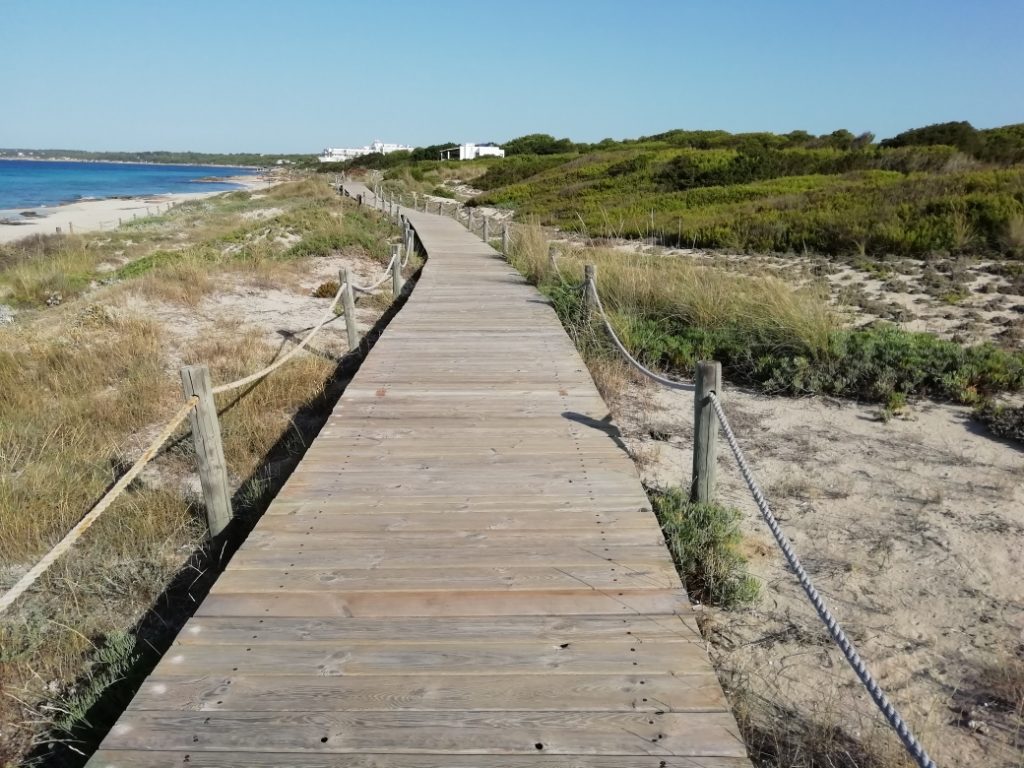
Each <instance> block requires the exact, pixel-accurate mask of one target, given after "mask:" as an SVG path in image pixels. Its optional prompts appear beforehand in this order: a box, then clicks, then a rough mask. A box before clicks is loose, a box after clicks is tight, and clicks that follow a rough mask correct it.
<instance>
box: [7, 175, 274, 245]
mask: <svg viewBox="0 0 1024 768" xmlns="http://www.w3.org/2000/svg"><path fill="white" fill-rule="evenodd" d="M223 181H224V182H225V183H231V184H236V185H237V189H235V190H216V191H212V192H170V193H164V194H155V195H137V196H133V197H127V198H124V197H108V198H104V199H102V200H82V201H79V202H73V203H67V204H63V205H55V206H46V207H34V208H21V209H18V208H13V209H5V212H6V211H12V212H14V213H15V214H20V213H21V211H26V210H31V211H37V212H40V215H39V216H36V217H25V216H19V219H20V221H22V222H24V223H18V224H0V243H12V242H15V241H17V240H21V239H22V238H25V237H31V236H32V235H53V234H56V233H57V230H58V229H60V232H61V234H79V233H85V232H98V231H100V230H111V229H117V228H118V227H119V226H120V225H121V224H123V223H124V222H126V221H131V220H132V219H136V218H139V217H144V216H152V215H159V214H161V213H166V212H167V211H168V210H169V209H170V208H172V207H173V206H175V205H177V204H179V203H183V202H185V201H187V200H200V199H203V198H207V197H213V196H214V195H223V194H227V193H229V192H232V191H239V190H245V191H249V192H255V191H257V190H261V189H266V188H267V187H269V186H271V183H272V182H270V181H268V180H267V179H265V178H262V177H259V176H229V177H226V178H224V179H223ZM0 218H3V217H2V216H0Z"/></svg>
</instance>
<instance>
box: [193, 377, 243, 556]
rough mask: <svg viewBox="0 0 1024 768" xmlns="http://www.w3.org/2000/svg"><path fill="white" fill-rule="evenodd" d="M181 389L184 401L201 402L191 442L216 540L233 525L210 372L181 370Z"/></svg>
mask: <svg viewBox="0 0 1024 768" xmlns="http://www.w3.org/2000/svg"><path fill="white" fill-rule="evenodd" d="M181 388H182V390H183V391H184V392H185V397H192V395H196V396H197V397H198V398H199V402H198V403H196V407H195V408H193V409H192V412H191V414H189V419H190V421H191V422H192V439H193V440H194V441H195V446H196V459H197V460H198V462H199V481H200V483H201V485H202V487H203V500H204V501H205V503H206V522H207V524H208V526H209V529H210V537H211V538H212V537H214V536H217V535H218V534H219V533H220V532H221V531H223V530H224V529H225V528H227V525H228V523H230V522H231V491H230V490H229V489H228V470H227V463H226V462H225V461H224V446H223V445H222V444H221V441H220V424H219V423H218V421H217V407H216V405H214V402H213V391H212V390H213V386H212V385H211V384H210V370H209V369H208V368H207V367H206V366H205V365H186V366H185V367H184V368H182V369H181Z"/></svg>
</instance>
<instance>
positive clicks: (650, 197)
mask: <svg viewBox="0 0 1024 768" xmlns="http://www.w3.org/2000/svg"><path fill="white" fill-rule="evenodd" d="M503 146H504V148H505V150H506V153H507V157H505V158H483V159H480V160H475V161H470V162H464V163H461V164H455V165H457V166H458V168H459V170H461V171H462V172H463V173H465V174H466V177H467V178H473V184H474V186H475V187H476V188H477V189H479V190H482V194H481V195H479V196H477V197H475V198H474V199H472V200H470V201H469V202H470V204H480V205H488V206H496V207H499V208H501V207H507V208H513V209H515V211H516V212H517V216H519V217H520V218H533V219H537V220H539V221H540V222H541V223H543V224H548V225H555V226H559V227H561V228H563V229H568V230H576V231H585V232H586V233H587V234H589V235H591V236H597V237H626V238H651V239H654V240H656V241H657V242H659V243H661V244H664V245H685V246H689V247H702V248H722V249H732V250H740V251H747V252H783V253H785V252H791V253H804V252H817V253H822V254H827V255H844V254H859V255H869V254H870V255H873V256H886V255H895V256H927V255H929V254H934V253H938V252H943V253H946V254H950V253H951V254H956V253H961V252H968V251H969V252H972V253H975V254H992V255H996V254H999V255H1004V256H1022V255H1024V124H1018V125H1009V126H1004V127H1001V128H993V129H988V130H977V129H975V128H974V127H973V126H971V125H970V123H966V122H959V123H943V124H939V125H933V126H927V127H924V128H917V129H913V130H909V131H906V132H904V133H901V134H899V135H897V136H895V137H892V138H889V139H885V140H883V141H881V142H876V141H875V137H874V136H873V135H872V134H870V133H865V134H861V135H859V136H858V135H854V134H853V133H851V132H850V131H847V130H839V131H835V132H833V133H830V134H826V135H822V136H814V135H811V134H809V133H807V132H805V131H793V132H791V133H787V134H774V133H742V134H731V133H727V132H725V131H684V130H674V131H668V132H666V133H661V134H657V135H653V136H645V137H641V138H639V139H630V140H624V141H615V140H612V139H605V140H603V141H601V142H598V143H596V144H580V143H575V142H572V141H570V140H568V139H555V138H554V137H552V136H547V135H544V134H532V135H529V136H522V137H519V138H516V139H513V140H511V141H509V142H506V143H505V144H504V145H503ZM429 150H430V148H423V149H422V150H417V151H416V152H413V153H395V154H393V155H388V156H386V157H385V156H373V155H371V156H367V157H364V158H358V159H356V160H355V161H352V162H351V163H349V164H347V168H349V169H352V168H356V167H363V168H377V169H383V170H385V172H386V174H388V175H391V176H395V175H402V174H405V175H408V176H411V180H413V181H416V182H420V183H421V186H424V184H425V186H426V187H429V185H430V183H431V182H433V181H435V180H437V179H438V178H440V171H442V170H445V169H448V170H449V172H450V170H454V169H453V168H452V165H453V164H452V163H445V162H441V161H438V160H430V159H428V158H429V156H430V154H431V153H430V151H429ZM433 156H434V157H436V156H437V155H436V153H433ZM325 170H327V169H325Z"/></svg>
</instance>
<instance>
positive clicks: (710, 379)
mask: <svg viewBox="0 0 1024 768" xmlns="http://www.w3.org/2000/svg"><path fill="white" fill-rule="evenodd" d="M711 392H714V393H715V394H716V395H718V394H721V392H722V364H721V363H716V362H700V363H697V391H696V393H695V394H694V398H693V480H692V484H691V486H690V501H703V502H710V501H713V500H714V498H715V476H716V474H717V473H716V462H717V460H718V414H717V413H715V409H714V407H713V406H712V405H711V401H710V400H709V399H708V394H709V393H711Z"/></svg>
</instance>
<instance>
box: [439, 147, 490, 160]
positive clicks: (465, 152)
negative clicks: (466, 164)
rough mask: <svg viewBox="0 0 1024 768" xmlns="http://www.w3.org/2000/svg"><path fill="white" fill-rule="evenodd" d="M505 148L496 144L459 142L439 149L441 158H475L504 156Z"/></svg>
mask: <svg viewBox="0 0 1024 768" xmlns="http://www.w3.org/2000/svg"><path fill="white" fill-rule="evenodd" d="M504 156H505V150H504V149H502V148H501V147H499V146H498V145H497V144H494V143H488V144H459V146H457V147H448V148H447V149H442V150H441V159H442V160H475V159H476V158H478V157H504Z"/></svg>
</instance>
